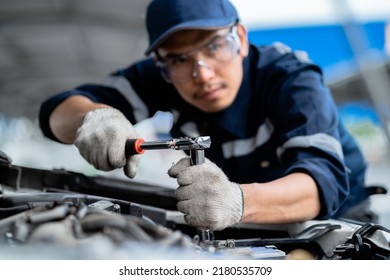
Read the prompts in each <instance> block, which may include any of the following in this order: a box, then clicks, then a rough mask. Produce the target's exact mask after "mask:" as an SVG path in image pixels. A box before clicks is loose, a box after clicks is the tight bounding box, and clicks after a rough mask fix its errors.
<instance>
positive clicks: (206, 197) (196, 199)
mask: <svg viewBox="0 0 390 280" xmlns="http://www.w3.org/2000/svg"><path fill="white" fill-rule="evenodd" d="M168 174H169V176H171V177H173V178H176V179H177V182H178V184H179V188H178V189H177V190H176V197H177V199H178V200H179V202H178V204H177V209H178V210H179V211H180V212H182V213H184V214H185V220H186V222H187V223H188V224H190V225H192V226H195V227H200V228H208V229H210V230H222V229H224V228H226V227H229V226H232V225H235V224H237V223H239V222H240V221H241V219H242V215H243V207H244V196H243V192H242V189H241V187H240V186H239V185H238V184H236V183H232V182H230V181H229V180H228V178H227V177H226V175H225V173H224V172H223V171H222V170H221V169H220V168H219V167H218V166H217V165H215V164H214V163H212V162H211V161H210V160H208V159H206V162H205V163H204V164H202V165H193V166H191V164H190V158H189V157H185V158H182V159H181V160H180V161H179V162H178V163H176V164H175V165H174V166H172V167H171V168H170V169H169V170H168Z"/></svg>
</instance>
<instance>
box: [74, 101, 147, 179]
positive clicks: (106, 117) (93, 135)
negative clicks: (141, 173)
mask: <svg viewBox="0 0 390 280" xmlns="http://www.w3.org/2000/svg"><path fill="white" fill-rule="evenodd" d="M127 138H138V134H137V132H136V131H135V129H134V127H133V126H132V125H131V123H130V122H129V121H128V120H127V119H126V117H125V116H124V115H123V114H122V113H121V112H120V111H119V110H117V109H114V108H111V107H108V108H99V109H95V110H93V111H91V112H88V113H87V114H86V115H85V117H84V119H83V123H82V125H81V126H80V128H79V129H78V130H77V134H76V140H75V143H74V144H75V145H76V146H77V148H78V149H79V151H80V154H81V155H82V156H83V158H85V159H86V160H87V161H88V162H89V163H90V164H92V165H93V166H94V167H95V168H96V169H99V170H104V171H110V170H113V169H116V168H122V167H123V170H124V172H125V174H126V176H127V177H129V178H134V177H135V175H136V173H137V168H138V163H139V159H140V158H139V155H134V156H131V157H129V158H126V156H125V144H126V139H127Z"/></svg>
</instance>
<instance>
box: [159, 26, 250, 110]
mask: <svg viewBox="0 0 390 280" xmlns="http://www.w3.org/2000/svg"><path fill="white" fill-rule="evenodd" d="M158 54H159V56H160V60H161V61H159V62H158V64H159V65H160V66H161V67H162V72H163V74H164V76H165V77H166V79H167V80H169V81H170V82H171V83H172V84H173V85H174V86H175V88H176V89H177V91H178V92H179V94H180V95H181V97H182V98H183V99H184V100H185V101H187V102H188V103H190V104H192V105H193V106H195V107H197V108H198V109H200V110H202V111H204V112H210V113H211V112H218V111H221V110H224V109H226V108H227V107H229V106H230V105H231V104H232V103H233V101H234V99H235V98H236V96H237V92H238V89H239V87H240V85H241V81H242V77H243V67H242V61H243V59H244V57H245V56H246V55H247V54H248V41H247V37H246V30H245V28H244V27H243V26H242V25H240V24H238V25H237V29H235V28H233V29H232V28H225V29H221V30H218V31H204V30H203V31H202V30H185V31H180V32H177V33H175V34H173V35H172V36H171V37H170V38H169V39H168V40H167V41H166V42H165V43H164V44H163V45H162V46H161V47H160V48H159V49H158Z"/></svg>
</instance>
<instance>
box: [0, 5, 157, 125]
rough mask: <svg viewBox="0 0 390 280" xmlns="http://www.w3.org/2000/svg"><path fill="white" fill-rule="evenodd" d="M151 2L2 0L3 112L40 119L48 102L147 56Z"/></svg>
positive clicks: (0, 93) (0, 109)
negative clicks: (73, 88) (147, 28)
mask: <svg viewBox="0 0 390 280" xmlns="http://www.w3.org/2000/svg"><path fill="white" fill-rule="evenodd" d="M148 2H149V1H148V0H109V1H107V0H34V1H30V0H0V113H1V114H3V115H4V116H6V117H21V116H23V117H28V118H30V119H32V120H35V119H36V118H37V116H38V110H39V106H40V104H41V103H42V101H43V100H45V99H46V98H47V97H49V96H51V95H53V94H55V93H57V92H60V91H63V90H66V89H69V88H72V87H74V86H76V85H79V84H81V83H85V82H99V81H101V80H102V79H104V78H105V77H106V76H107V74H108V73H110V72H112V71H114V70H115V69H117V68H119V67H124V66H127V65H128V64H129V63H130V62H132V61H134V60H137V59H140V58H142V57H143V51H144V50H145V48H146V45H147V36H146V30H145V26H144V19H145V9H146V5H147V4H148Z"/></svg>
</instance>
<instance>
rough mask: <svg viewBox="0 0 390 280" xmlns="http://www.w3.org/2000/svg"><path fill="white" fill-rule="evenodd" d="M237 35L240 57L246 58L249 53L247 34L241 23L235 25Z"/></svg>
mask: <svg viewBox="0 0 390 280" xmlns="http://www.w3.org/2000/svg"><path fill="white" fill-rule="evenodd" d="M237 34H238V38H239V39H240V44H241V48H240V54H241V55H242V57H246V56H247V55H248V53H249V41H248V32H247V30H246V28H245V26H244V25H242V24H241V23H237Z"/></svg>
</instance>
